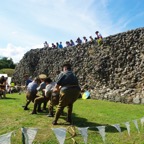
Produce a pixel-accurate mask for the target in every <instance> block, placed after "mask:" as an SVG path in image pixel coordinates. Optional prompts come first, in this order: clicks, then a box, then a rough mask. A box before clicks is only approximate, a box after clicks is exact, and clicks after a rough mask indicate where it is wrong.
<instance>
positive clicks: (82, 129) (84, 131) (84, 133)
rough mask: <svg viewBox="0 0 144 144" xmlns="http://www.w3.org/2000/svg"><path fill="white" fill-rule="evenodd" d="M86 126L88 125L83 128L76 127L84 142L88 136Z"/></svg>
mask: <svg viewBox="0 0 144 144" xmlns="http://www.w3.org/2000/svg"><path fill="white" fill-rule="evenodd" d="M88 128H89V127H84V128H79V127H78V130H79V132H80V134H81V135H82V137H83V139H84V143H85V144H87V137H88V134H87V130H88Z"/></svg>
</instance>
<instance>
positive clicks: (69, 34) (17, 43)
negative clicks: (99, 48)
mask: <svg viewBox="0 0 144 144" xmlns="http://www.w3.org/2000/svg"><path fill="white" fill-rule="evenodd" d="M139 27H144V0H3V1H1V4H0V57H9V58H12V59H13V61H14V63H18V62H19V61H20V60H21V59H22V58H23V56H24V54H25V53H26V52H28V51H29V50H31V49H36V48H42V47H43V43H44V42H45V41H47V42H48V43H49V44H50V45H51V43H56V42H60V41H61V42H62V43H63V45H65V42H66V41H69V40H71V39H73V40H74V41H75V40H76V39H77V38H78V37H80V38H81V39H82V38H83V36H86V37H87V38H89V36H92V37H95V31H99V32H100V33H101V34H102V36H103V37H106V36H109V35H113V34H117V33H120V32H125V31H128V30H132V29H136V28H139Z"/></svg>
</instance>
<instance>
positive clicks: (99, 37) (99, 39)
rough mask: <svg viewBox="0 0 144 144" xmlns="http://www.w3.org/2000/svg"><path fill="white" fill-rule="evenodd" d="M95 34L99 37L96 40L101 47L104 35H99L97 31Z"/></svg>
mask: <svg viewBox="0 0 144 144" xmlns="http://www.w3.org/2000/svg"><path fill="white" fill-rule="evenodd" d="M95 34H96V36H97V37H96V40H97V42H98V45H101V44H102V39H103V37H102V35H101V34H100V33H99V31H96V32H95Z"/></svg>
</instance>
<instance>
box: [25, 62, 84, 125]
mask: <svg viewBox="0 0 144 144" xmlns="http://www.w3.org/2000/svg"><path fill="white" fill-rule="evenodd" d="M25 78H26V87H27V92H26V100H27V101H26V104H25V105H24V106H23V107H24V110H29V108H28V106H29V104H30V102H33V103H34V105H33V110H32V112H31V114H37V113H38V112H42V111H43V110H46V109H47V105H48V117H54V120H53V122H52V124H53V125H56V124H57V121H58V119H59V117H60V115H61V114H62V113H63V110H64V108H65V107H67V113H68V114H67V122H69V123H72V109H73V103H74V102H75V101H76V100H77V98H78V97H79V96H80V93H81V89H80V86H79V82H78V79H77V77H76V76H75V74H74V73H73V72H72V68H71V64H69V63H66V64H64V65H63V66H62V71H61V72H60V73H59V74H58V75H56V78H55V81H52V79H51V78H50V77H47V76H46V75H45V74H40V75H39V76H38V77H36V78H34V79H33V80H32V81H31V80H29V79H28V77H27V75H26V76H25ZM47 103H48V104H47ZM56 105H57V109H56V112H55V114H54V111H53V108H54V106H56Z"/></svg>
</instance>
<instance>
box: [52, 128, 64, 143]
mask: <svg viewBox="0 0 144 144" xmlns="http://www.w3.org/2000/svg"><path fill="white" fill-rule="evenodd" d="M52 130H53V131H54V133H55V135H56V138H57V140H58V141H59V143H60V144H64V141H65V138H66V129H65V128H52Z"/></svg>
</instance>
